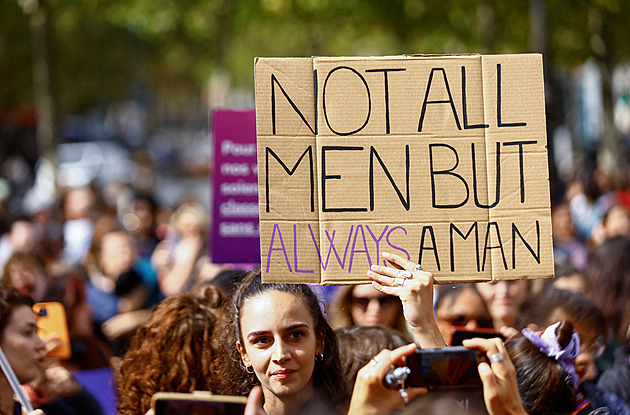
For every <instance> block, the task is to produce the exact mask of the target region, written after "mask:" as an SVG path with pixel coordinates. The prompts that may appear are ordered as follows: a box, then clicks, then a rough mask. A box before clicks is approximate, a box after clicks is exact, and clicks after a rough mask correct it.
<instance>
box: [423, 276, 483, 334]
mask: <svg viewBox="0 0 630 415" xmlns="http://www.w3.org/2000/svg"><path fill="white" fill-rule="evenodd" d="M435 319H436V321H437V323H438V327H439V328H440V332H441V333H442V336H444V339H446V340H447V341H449V342H450V338H451V329H452V328H453V327H455V326H460V327H466V328H467V329H471V330H472V329H476V328H485V329H492V328H494V326H493V322H492V317H490V312H489V311H488V307H486V303H485V302H484V301H483V297H481V294H479V291H477V288H476V286H475V284H458V285H442V286H440V287H439V288H438V299H437V301H436V302H435Z"/></svg>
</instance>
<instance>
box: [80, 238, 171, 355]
mask: <svg viewBox="0 0 630 415" xmlns="http://www.w3.org/2000/svg"><path fill="white" fill-rule="evenodd" d="M137 259H138V256H137V252H136V249H135V246H134V245H133V240H132V239H131V237H130V236H129V235H128V234H127V233H126V232H123V231H114V232H110V233H108V234H106V235H105V236H104V237H103V240H102V242H101V246H100V251H99V252H97V258H96V264H95V265H96V267H92V269H90V270H89V281H88V286H87V298H88V302H89V303H90V305H91V306H92V311H93V317H94V322H95V323H97V324H98V325H100V328H101V330H102V331H103V334H104V335H105V337H106V338H107V339H108V340H109V341H111V342H114V347H115V349H118V348H119V347H121V346H122V344H120V343H124V339H126V338H127V336H129V335H131V334H133V333H134V332H135V330H136V329H137V328H138V327H139V326H140V325H142V324H143V323H144V322H145V321H146V319H147V318H148V315H149V309H150V308H151V307H153V306H154V305H156V304H157V303H158V302H159V301H160V299H161V293H160V291H159V287H158V283H157V279H156V276H155V274H154V273H153V271H152V269H151V268H150V267H146V266H143V265H146V264H143V263H137ZM115 352H116V353H118V352H120V350H115Z"/></svg>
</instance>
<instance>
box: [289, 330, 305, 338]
mask: <svg viewBox="0 0 630 415" xmlns="http://www.w3.org/2000/svg"><path fill="white" fill-rule="evenodd" d="M302 336H304V333H303V332H301V331H292V332H291V333H289V338H290V339H293V340H296V339H299V338H300V337H302Z"/></svg>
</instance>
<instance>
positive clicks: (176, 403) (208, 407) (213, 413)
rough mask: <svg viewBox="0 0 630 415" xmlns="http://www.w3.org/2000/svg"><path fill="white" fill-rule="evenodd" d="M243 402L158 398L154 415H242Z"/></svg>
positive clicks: (243, 410) (243, 409)
mask: <svg viewBox="0 0 630 415" xmlns="http://www.w3.org/2000/svg"><path fill="white" fill-rule="evenodd" d="M244 412H245V403H242V402H220V401H208V400H205V399H204V400H201V399H200V400H194V399H158V400H156V401H155V415H243V413H244Z"/></svg>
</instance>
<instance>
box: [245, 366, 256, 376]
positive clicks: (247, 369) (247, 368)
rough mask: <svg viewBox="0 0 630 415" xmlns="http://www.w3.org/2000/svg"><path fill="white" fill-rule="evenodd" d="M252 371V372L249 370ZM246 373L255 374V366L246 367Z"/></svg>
mask: <svg viewBox="0 0 630 415" xmlns="http://www.w3.org/2000/svg"><path fill="white" fill-rule="evenodd" d="M250 369H251V370H252V371H251V372H250V371H249V370H250ZM245 372H247V373H249V374H250V375H251V374H253V373H254V367H253V366H251V365H250V366H245Z"/></svg>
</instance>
